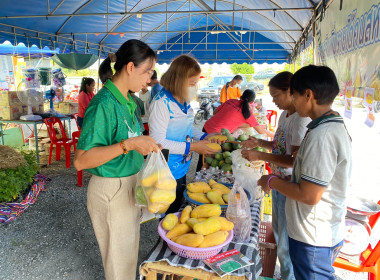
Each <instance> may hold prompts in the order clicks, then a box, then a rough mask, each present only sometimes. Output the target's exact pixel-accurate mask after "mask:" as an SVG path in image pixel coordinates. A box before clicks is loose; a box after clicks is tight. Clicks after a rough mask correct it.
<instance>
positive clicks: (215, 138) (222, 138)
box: [208, 135, 227, 141]
mask: <svg viewBox="0 0 380 280" xmlns="http://www.w3.org/2000/svg"><path fill="white" fill-rule="evenodd" d="M208 140H210V141H212V140H219V141H226V140H227V136H225V135H214V136H211V137H210V138H208Z"/></svg>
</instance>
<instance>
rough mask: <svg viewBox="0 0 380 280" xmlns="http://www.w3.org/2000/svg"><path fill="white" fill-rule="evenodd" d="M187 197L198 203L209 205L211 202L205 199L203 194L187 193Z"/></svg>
mask: <svg viewBox="0 0 380 280" xmlns="http://www.w3.org/2000/svg"><path fill="white" fill-rule="evenodd" d="M187 196H188V197H190V198H191V199H192V200H195V201H198V202H200V203H206V204H209V203H211V201H210V200H209V199H208V198H207V196H206V194H205V193H192V192H189V191H187Z"/></svg>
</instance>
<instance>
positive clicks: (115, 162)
mask: <svg viewBox="0 0 380 280" xmlns="http://www.w3.org/2000/svg"><path fill="white" fill-rule="evenodd" d="M128 98H129V100H127V99H126V98H125V97H124V96H123V95H122V94H121V92H120V91H119V89H118V88H117V87H116V86H115V85H114V84H113V83H112V81H111V80H108V81H107V82H106V83H105V85H104V87H103V88H102V89H101V90H100V91H99V92H98V94H96V95H95V96H94V98H93V99H92V100H91V102H90V104H89V105H88V107H87V109H86V113H85V115H84V121H83V127H82V130H81V133H80V138H79V142H78V146H77V147H78V149H80V150H85V151H88V150H90V149H91V148H94V147H102V146H110V145H112V144H116V143H120V141H121V139H128V131H129V128H128V126H127V125H126V123H125V121H127V123H128V125H129V127H130V129H131V130H132V131H133V132H137V133H138V134H139V135H140V127H139V125H138V121H137V119H136V117H135V115H134V112H135V110H136V104H135V102H134V101H133V99H132V97H131V95H129V94H128ZM120 149H121V148H120ZM143 162H144V157H143V155H141V154H139V153H138V152H137V151H130V152H129V153H128V154H126V155H124V154H122V155H120V156H118V157H116V158H114V159H111V160H110V161H108V162H106V163H105V164H103V165H101V166H98V167H95V168H91V169H88V170H87V171H88V172H90V173H92V174H94V175H97V176H100V177H127V176H130V175H133V174H136V173H137V172H139V171H140V168H141V166H142V164H143Z"/></svg>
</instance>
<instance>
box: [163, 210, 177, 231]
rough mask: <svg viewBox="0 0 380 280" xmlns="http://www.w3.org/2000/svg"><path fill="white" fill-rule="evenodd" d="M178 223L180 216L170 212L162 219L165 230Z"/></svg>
mask: <svg viewBox="0 0 380 280" xmlns="http://www.w3.org/2000/svg"><path fill="white" fill-rule="evenodd" d="M177 223H178V217H177V215H175V214H168V215H166V216H165V218H164V220H163V221H162V227H163V228H164V230H171V229H173V228H174V226H175V225H176V224H177Z"/></svg>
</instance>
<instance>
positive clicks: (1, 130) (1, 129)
mask: <svg viewBox="0 0 380 280" xmlns="http://www.w3.org/2000/svg"><path fill="white" fill-rule="evenodd" d="M0 135H1V145H4V135H3V124H2V123H0Z"/></svg>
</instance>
